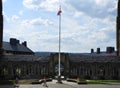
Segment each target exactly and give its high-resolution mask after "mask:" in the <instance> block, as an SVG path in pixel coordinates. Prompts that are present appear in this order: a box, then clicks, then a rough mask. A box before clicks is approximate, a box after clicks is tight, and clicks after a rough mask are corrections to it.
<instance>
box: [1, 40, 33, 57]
mask: <svg viewBox="0 0 120 88" xmlns="http://www.w3.org/2000/svg"><path fill="white" fill-rule="evenodd" d="M2 45H3V46H2V49H3V54H4V55H34V52H33V51H32V50H31V49H29V48H28V47H27V42H26V41H24V42H23V43H22V44H20V41H19V40H17V39H15V38H10V41H9V42H3V44H2Z"/></svg>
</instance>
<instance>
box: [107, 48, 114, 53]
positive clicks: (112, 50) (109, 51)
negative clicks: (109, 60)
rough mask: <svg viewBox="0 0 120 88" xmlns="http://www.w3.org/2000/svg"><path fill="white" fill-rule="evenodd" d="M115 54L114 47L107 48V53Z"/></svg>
mask: <svg viewBox="0 0 120 88" xmlns="http://www.w3.org/2000/svg"><path fill="white" fill-rule="evenodd" d="M113 52H115V48H114V47H107V48H106V53H113Z"/></svg>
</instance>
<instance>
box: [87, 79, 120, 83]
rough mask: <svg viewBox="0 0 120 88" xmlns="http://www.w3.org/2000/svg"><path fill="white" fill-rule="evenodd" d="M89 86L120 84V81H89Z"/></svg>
mask: <svg viewBox="0 0 120 88" xmlns="http://www.w3.org/2000/svg"><path fill="white" fill-rule="evenodd" d="M87 83H88V84H113V83H120V80H87Z"/></svg>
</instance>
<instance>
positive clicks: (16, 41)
mask: <svg viewBox="0 0 120 88" xmlns="http://www.w3.org/2000/svg"><path fill="white" fill-rule="evenodd" d="M19 42H20V41H19V40H17V39H16V38H10V44H11V45H14V46H16V45H17V44H19Z"/></svg>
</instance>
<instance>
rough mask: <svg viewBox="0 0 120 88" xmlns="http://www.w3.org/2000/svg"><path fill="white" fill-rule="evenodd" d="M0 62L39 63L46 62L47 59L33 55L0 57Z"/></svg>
mask: <svg viewBox="0 0 120 88" xmlns="http://www.w3.org/2000/svg"><path fill="white" fill-rule="evenodd" d="M0 57H1V58H0V61H40V62H48V61H49V57H48V56H47V57H42V56H35V55H3V56H0Z"/></svg>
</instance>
